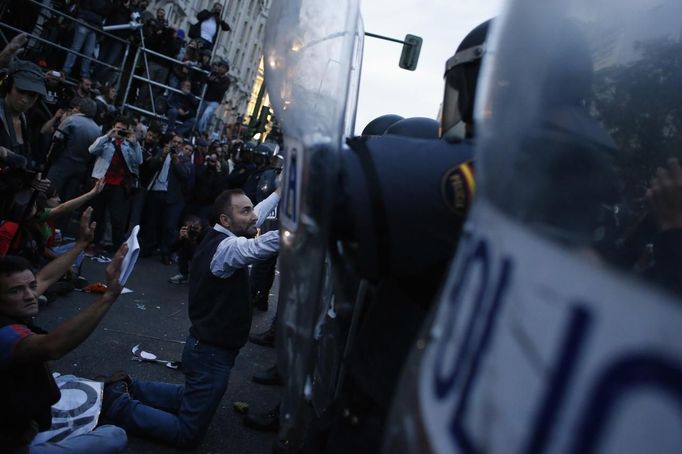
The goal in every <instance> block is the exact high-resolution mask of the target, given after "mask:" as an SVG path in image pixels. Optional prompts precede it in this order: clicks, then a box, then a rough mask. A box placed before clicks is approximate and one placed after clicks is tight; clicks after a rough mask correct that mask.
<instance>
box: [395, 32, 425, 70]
mask: <svg viewBox="0 0 682 454" xmlns="http://www.w3.org/2000/svg"><path fill="white" fill-rule="evenodd" d="M421 50H422V39H421V38H420V37H419V36H415V35H409V34H408V35H405V42H404V43H403V51H402V53H401V54H400V63H399V64H398V65H399V66H400V67H401V68H403V69H407V70H408V71H414V70H415V69H417V62H419V53H420V52H421Z"/></svg>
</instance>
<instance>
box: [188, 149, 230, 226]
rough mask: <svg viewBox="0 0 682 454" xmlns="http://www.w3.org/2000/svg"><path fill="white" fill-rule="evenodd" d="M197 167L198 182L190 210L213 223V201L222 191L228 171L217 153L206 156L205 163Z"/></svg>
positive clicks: (203, 220)
mask: <svg viewBox="0 0 682 454" xmlns="http://www.w3.org/2000/svg"><path fill="white" fill-rule="evenodd" d="M195 169H196V183H195V186H194V191H193V193H192V196H193V198H192V206H191V210H190V212H191V213H192V214H196V215H197V216H199V217H200V218H201V220H202V222H209V223H213V222H214V221H215V220H214V219H211V218H212V207H213V202H214V201H215V199H216V197H218V195H220V193H221V192H222V186H223V180H224V179H225V176H226V172H225V171H224V170H223V168H222V164H221V162H220V159H219V158H218V155H217V154H216V153H211V154H209V155H208V156H206V159H205V160H204V163H203V164H202V165H199V166H195Z"/></svg>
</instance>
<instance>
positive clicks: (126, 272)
mask: <svg viewBox="0 0 682 454" xmlns="http://www.w3.org/2000/svg"><path fill="white" fill-rule="evenodd" d="M139 231H140V226H139V225H136V226H135V227H133V230H132V232H130V236H129V237H128V241H126V243H127V244H128V253H127V254H126V256H125V257H123V263H122V264H121V275H120V276H119V278H118V282H119V283H120V284H121V285H125V284H126V281H127V280H128V278H129V277H130V274H131V273H132V272H133V268H135V263H137V257H138V256H139V255H140V243H138V241H137V234H138V232H139Z"/></svg>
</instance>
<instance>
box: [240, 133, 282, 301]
mask: <svg viewBox="0 0 682 454" xmlns="http://www.w3.org/2000/svg"><path fill="white" fill-rule="evenodd" d="M278 149H279V145H277V144H276V143H273V142H265V143H261V144H259V145H258V146H256V148H255V149H254V150H253V163H254V164H255V165H256V168H255V169H254V170H253V172H252V173H251V174H250V175H249V177H248V178H247V180H246V182H245V183H244V192H245V193H246V195H247V196H248V197H249V199H251V200H252V201H253V203H256V204H257V203H260V202H261V201H262V200H265V199H266V198H267V197H268V196H269V195H270V194H272V193H273V192H274V190H275V189H276V188H277V185H276V182H275V180H276V179H277V175H278V174H279V170H277V169H275V168H273V167H272V166H271V165H270V160H271V159H272V158H273V157H274V156H276V155H277V151H278ZM277 228H278V225H277V220H276V216H270V217H269V218H268V220H267V221H266V222H265V223H264V224H263V226H262V227H261V232H262V233H264V232H268V231H270V230H275V229H277ZM276 264H277V255H274V256H273V257H271V258H269V259H268V260H265V261H262V262H257V263H254V264H253V265H252V266H251V302H252V304H253V306H254V307H255V308H256V309H258V310H260V311H263V312H267V310H268V298H269V295H270V288H271V287H272V283H273V281H274V279H275V266H276Z"/></svg>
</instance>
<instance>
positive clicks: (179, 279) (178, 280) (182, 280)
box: [168, 273, 189, 284]
mask: <svg viewBox="0 0 682 454" xmlns="http://www.w3.org/2000/svg"><path fill="white" fill-rule="evenodd" d="M168 282H170V283H171V284H187V283H188V282H189V279H187V277H186V276H185V275H184V274H181V273H178V274H176V275H175V276H173V277H170V278H168Z"/></svg>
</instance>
